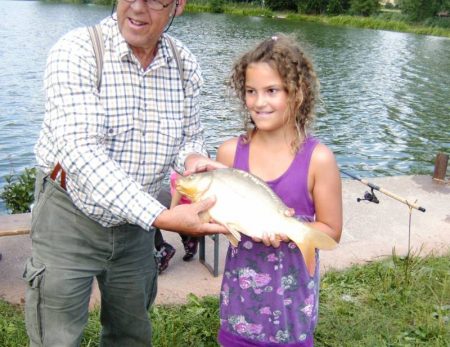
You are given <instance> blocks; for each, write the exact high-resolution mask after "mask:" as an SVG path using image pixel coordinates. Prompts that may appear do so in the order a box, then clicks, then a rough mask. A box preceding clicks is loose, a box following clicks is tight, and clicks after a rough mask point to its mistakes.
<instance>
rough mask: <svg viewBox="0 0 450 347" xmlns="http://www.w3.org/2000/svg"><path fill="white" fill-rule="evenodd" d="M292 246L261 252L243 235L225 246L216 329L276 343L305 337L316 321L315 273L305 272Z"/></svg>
mask: <svg viewBox="0 0 450 347" xmlns="http://www.w3.org/2000/svg"><path fill="white" fill-rule="evenodd" d="M294 246H295V247H292V243H282V245H281V246H280V247H279V248H276V249H275V248H271V249H270V250H271V252H270V253H267V247H266V246H264V245H263V244H262V243H258V242H253V241H252V240H251V239H250V238H248V237H246V236H245V235H243V236H242V240H241V242H240V243H239V245H238V247H236V248H234V247H231V246H230V248H229V250H228V254H227V262H226V267H225V271H224V276H223V282H222V288H221V292H220V293H221V295H220V297H221V309H220V318H221V325H222V329H225V330H227V331H229V332H231V333H233V334H236V335H239V336H241V337H244V338H248V339H252V340H256V341H260V342H267V343H277V344H280V345H283V344H291V343H296V342H297V343H301V342H302V341H305V340H306V339H307V338H308V336H311V334H312V333H313V331H314V328H315V325H316V321H317V310H318V297H317V294H318V291H317V290H318V287H319V286H318V279H319V274H318V271H317V272H316V274H315V275H314V277H310V276H309V274H308V272H307V270H306V267H305V265H304V263H303V258H302V257H301V253H300V251H299V250H298V248H297V246H296V245H295V244H294ZM263 252H266V254H265V255H264V256H261V255H262V254H263ZM317 260H318V258H317Z"/></svg>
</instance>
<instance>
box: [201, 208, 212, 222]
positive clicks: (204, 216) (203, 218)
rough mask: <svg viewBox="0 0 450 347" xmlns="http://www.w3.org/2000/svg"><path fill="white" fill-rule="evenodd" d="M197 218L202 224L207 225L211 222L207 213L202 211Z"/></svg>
mask: <svg viewBox="0 0 450 347" xmlns="http://www.w3.org/2000/svg"><path fill="white" fill-rule="evenodd" d="M198 217H199V218H200V220H201V221H202V222H203V223H208V222H210V221H211V215H210V214H209V212H208V211H202V212H200V213H199V214H198Z"/></svg>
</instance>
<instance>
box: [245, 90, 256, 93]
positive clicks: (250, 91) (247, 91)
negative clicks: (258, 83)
mask: <svg viewBox="0 0 450 347" xmlns="http://www.w3.org/2000/svg"><path fill="white" fill-rule="evenodd" d="M254 93H255V91H254V90H253V89H246V90H245V94H254Z"/></svg>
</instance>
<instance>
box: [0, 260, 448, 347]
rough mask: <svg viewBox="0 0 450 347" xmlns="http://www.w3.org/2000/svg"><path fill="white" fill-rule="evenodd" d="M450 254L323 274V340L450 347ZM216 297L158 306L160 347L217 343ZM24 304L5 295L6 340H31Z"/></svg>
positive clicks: (94, 336) (91, 337)
mask: <svg viewBox="0 0 450 347" xmlns="http://www.w3.org/2000/svg"><path fill="white" fill-rule="evenodd" d="M449 269H450V254H447V255H444V256H439V257H438V256H433V255H429V256H426V257H423V258H422V257H419V256H416V255H410V256H409V257H405V258H402V257H398V256H396V255H395V253H394V254H393V256H392V257H390V258H389V259H387V260H384V261H379V262H373V263H370V264H367V265H364V266H353V267H352V268H350V269H348V270H345V271H333V270H330V271H327V272H326V273H325V275H324V276H323V278H322V282H321V292H320V293H321V294H320V309H319V314H320V319H319V324H318V327H317V330H316V335H315V339H316V346H352V347H353V346H392V347H394V346H396V347H397V346H398V347H400V346H402V347H406V346H411V347H412V346H427V347H428V346H431V347H441V346H442V347H444V346H448V341H450V272H449ZM218 305H219V301H218V298H217V297H205V298H202V299H199V298H197V297H196V296H194V295H190V296H189V297H188V303H187V304H185V305H176V306H155V307H153V308H152V310H151V312H150V315H151V319H152V322H153V331H154V333H153V334H154V335H153V344H154V346H157V347H169V346H170V347H177V346H180V347H184V346H196V347H202V346H204V347H207V346H217V343H216V333H217V330H218V327H219V319H218V316H219V311H218V310H219V308H218ZM99 330H100V325H99V311H98V310H94V311H93V312H91V314H90V317H89V323H88V325H87V328H86V330H85V333H84V337H83V342H82V346H89V347H93V346H98V344H99V340H98V334H99ZM26 345H27V337H26V332H25V324H24V318H23V309H22V307H20V306H14V305H10V304H8V303H6V302H4V301H0V346H3V347H17V346H26Z"/></svg>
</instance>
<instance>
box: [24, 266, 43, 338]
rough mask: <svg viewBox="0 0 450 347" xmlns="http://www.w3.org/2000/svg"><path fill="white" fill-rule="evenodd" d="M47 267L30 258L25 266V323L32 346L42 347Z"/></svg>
mask: <svg viewBox="0 0 450 347" xmlns="http://www.w3.org/2000/svg"><path fill="white" fill-rule="evenodd" d="M44 273H45V265H43V264H39V263H37V262H35V261H34V260H33V258H29V259H28V260H27V262H26V264H25V271H24V273H23V276H22V277H23V279H24V280H25V282H26V284H27V288H26V294H25V323H26V327H27V332H28V336H29V338H30V341H31V344H32V345H38V346H40V345H42V341H43V331H42V324H41V323H42V322H41V318H42V315H41V304H42V288H43V282H44Z"/></svg>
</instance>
